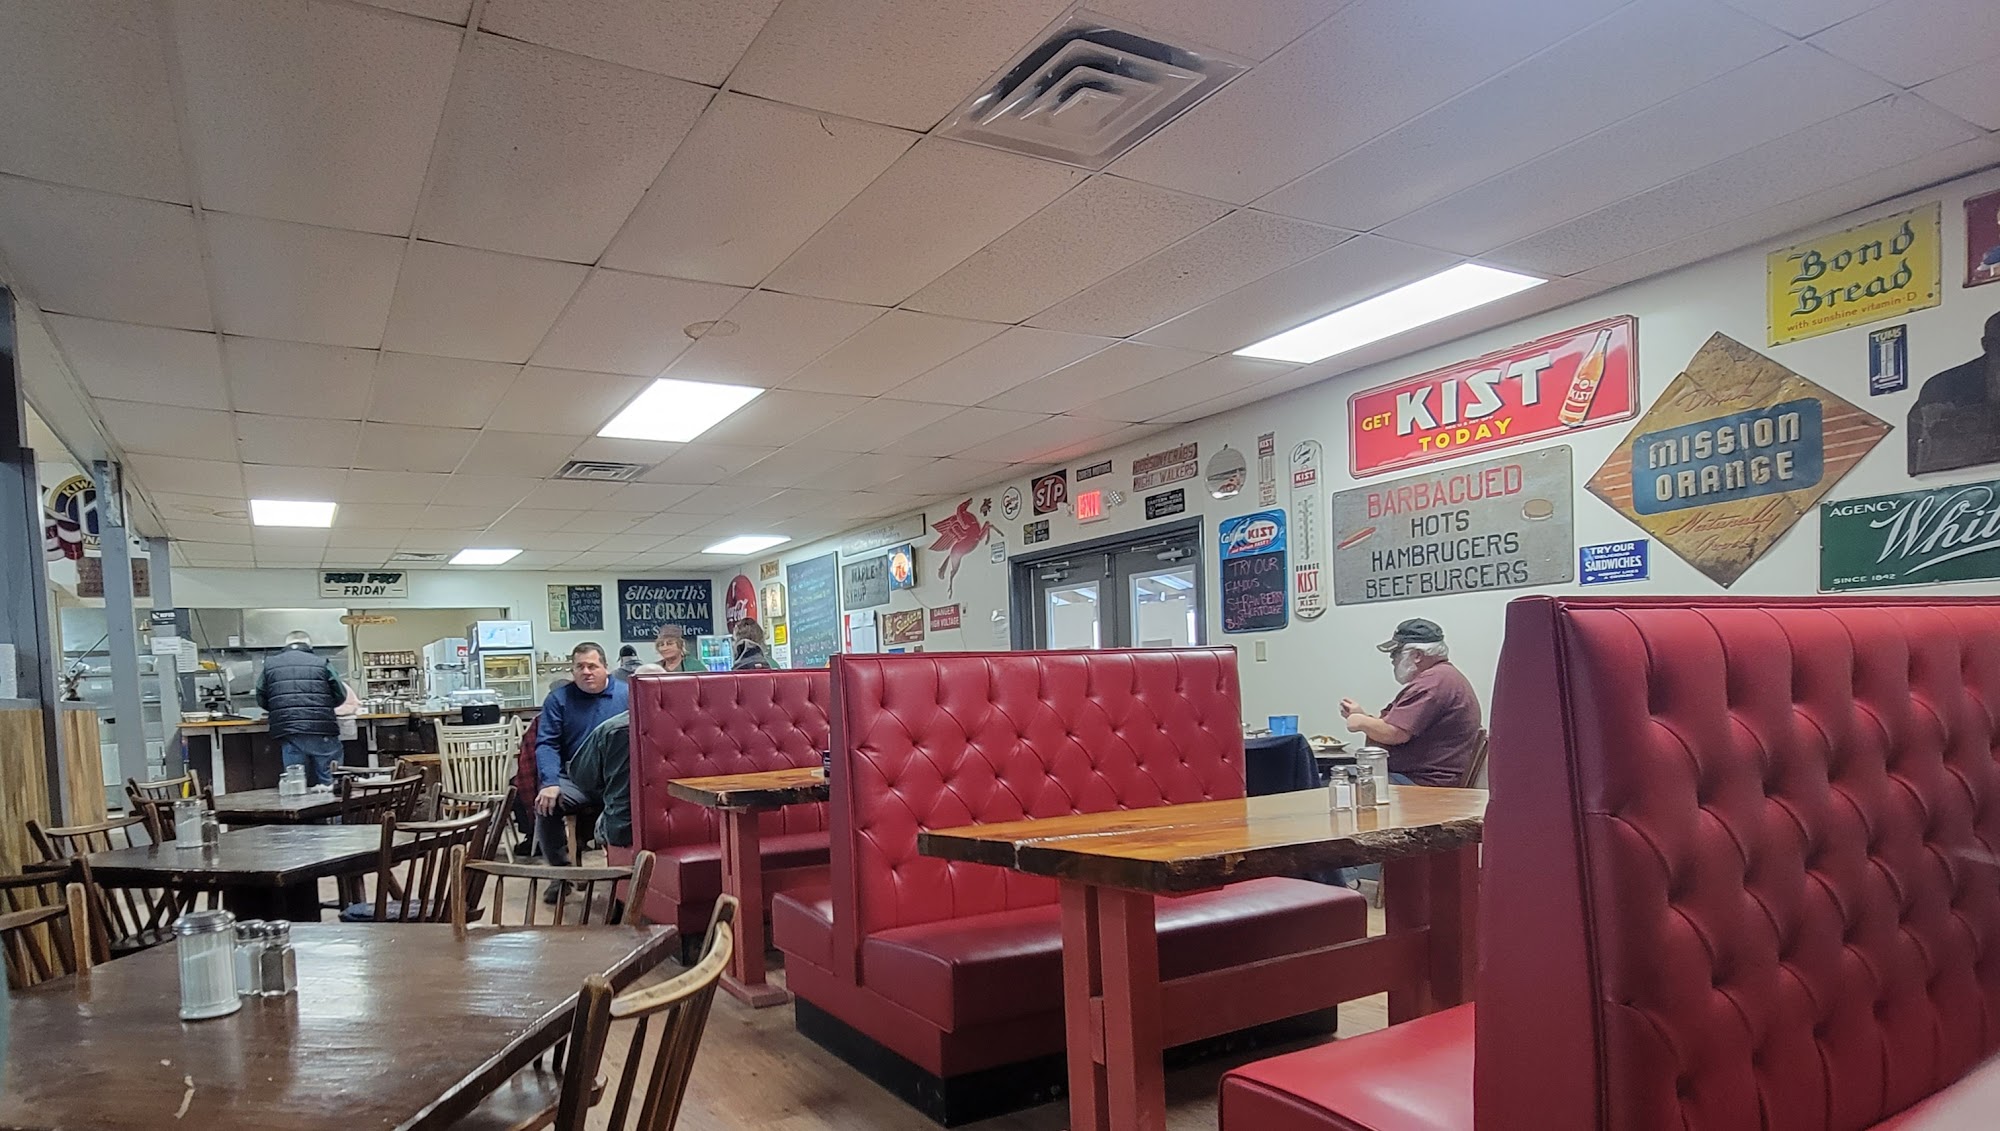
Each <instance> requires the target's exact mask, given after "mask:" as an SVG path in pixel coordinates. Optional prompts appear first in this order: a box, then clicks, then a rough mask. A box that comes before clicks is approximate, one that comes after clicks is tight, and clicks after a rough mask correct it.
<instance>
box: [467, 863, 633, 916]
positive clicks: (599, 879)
mask: <svg viewBox="0 0 2000 1131" xmlns="http://www.w3.org/2000/svg"><path fill="white" fill-rule="evenodd" d="M452 867H453V871H454V872H455V873H456V874H457V876H458V879H456V880H454V881H453V883H452V894H453V895H454V896H456V895H458V893H460V892H463V893H465V899H464V901H462V902H455V903H454V904H453V906H452V909H451V921H452V923H453V924H454V925H455V926H458V927H461V928H462V927H464V926H466V924H467V922H468V921H476V920H477V918H478V914H477V911H476V908H477V903H476V902H475V897H476V893H477V892H478V891H479V887H480V881H481V879H482V878H490V879H491V881H492V884H493V902H492V919H491V922H492V923H493V924H494V925H496V926H497V925H498V924H499V923H500V922H501V917H502V911H501V906H502V904H504V903H505V902H506V899H507V881H508V880H526V881H527V888H528V896H527V909H526V910H525V911H523V912H522V913H521V918H520V920H519V921H520V922H521V923H523V924H526V925H527V926H530V927H535V926H540V925H541V923H540V922H539V921H538V918H537V916H539V915H542V914H553V915H554V916H555V919H554V922H553V923H552V924H551V925H552V926H557V927H562V926H570V925H574V926H578V927H588V926H590V924H591V917H592V915H593V914H594V913H595V911H596V908H597V906H598V904H599V902H600V901H599V899H598V894H599V892H600V890H601V891H602V893H603V900H602V903H603V910H604V914H603V915H602V916H601V917H600V918H599V919H598V921H599V922H600V923H602V924H604V925H605V926H616V925H618V924H619V923H621V922H624V923H632V924H634V925H637V926H644V925H645V923H646V914H645V907H644V903H645V895H646V884H647V882H648V881H649V880H651V879H652V876H653V854H652V853H650V852H641V853H639V854H638V855H637V856H635V857H633V858H632V866H631V867H630V868H557V867H554V866H552V865H548V864H502V863H499V862H497V861H491V860H455V861H453V864H452ZM547 884H567V885H569V888H570V890H571V891H575V892H580V893H581V894H582V896H583V906H582V908H581V910H579V911H578V912H577V914H576V917H575V919H574V920H573V921H572V920H571V919H570V917H569V900H567V899H561V900H557V901H556V904H555V906H554V907H553V908H544V906H543V904H542V900H541V894H542V890H543V887H544V886H545V885H547ZM621 884H623V885H625V889H624V898H622V899H621V898H620V897H619V885H621ZM516 890H519V889H518V888H517V889H516ZM635 895H636V898H637V899H638V901H639V904H640V905H639V906H637V907H634V908H633V909H632V910H631V911H630V912H629V913H628V911H627V907H628V906H630V901H631V900H632V899H633V898H635ZM468 906H471V907H473V908H474V909H475V910H473V911H471V912H468V911H467V907H468Z"/></svg>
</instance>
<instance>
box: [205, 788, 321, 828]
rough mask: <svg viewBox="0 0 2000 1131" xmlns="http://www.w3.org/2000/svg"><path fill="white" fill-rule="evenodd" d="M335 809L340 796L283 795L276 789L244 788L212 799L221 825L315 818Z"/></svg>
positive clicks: (269, 822) (318, 818)
mask: <svg viewBox="0 0 2000 1131" xmlns="http://www.w3.org/2000/svg"><path fill="white" fill-rule="evenodd" d="M339 812H340V798H339V797H337V796H335V795H334V794H331V793H304V794H295V795H291V796H287V795H285V794H282V793H279V792H278V791H277V790H276V789H246V790H243V791H242V792H240V793H224V794H218V795H217V796H216V798H215V816H216V819H217V820H219V821H221V822H222V823H223V824H225V825H227V824H239V825H255V824H274V823H282V822H292V821H317V820H320V819H322V818H325V817H332V816H334V815H336V814H338V813H339Z"/></svg>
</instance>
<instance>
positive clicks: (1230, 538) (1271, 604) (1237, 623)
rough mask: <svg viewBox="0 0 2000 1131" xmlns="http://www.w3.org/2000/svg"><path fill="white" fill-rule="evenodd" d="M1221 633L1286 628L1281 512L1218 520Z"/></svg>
mask: <svg viewBox="0 0 2000 1131" xmlns="http://www.w3.org/2000/svg"><path fill="white" fill-rule="evenodd" d="M1220 542H1221V545H1222V631H1224V632H1269V631H1270V630H1272V629H1276V628H1283V627H1285V620H1286V613H1287V601H1286V592H1285V577H1286V574H1285V512H1284V511H1277V510H1271V511H1258V512H1257V513H1256V514H1246V515H1243V516H1241V517H1239V518H1225V519H1223V520H1222V530H1221V538H1220Z"/></svg>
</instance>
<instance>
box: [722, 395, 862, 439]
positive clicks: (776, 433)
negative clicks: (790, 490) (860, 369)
mask: <svg viewBox="0 0 2000 1131" xmlns="http://www.w3.org/2000/svg"><path fill="white" fill-rule="evenodd" d="M866 403H867V401H866V400H865V399H864V398H861V397H847V396H838V395H835V394H833V393H808V392H799V391H796V390H792V389H773V390H771V391H769V392H766V393H762V394H759V395H758V397H757V398H756V399H755V400H753V401H751V402H750V403H749V404H746V405H744V406H743V407H742V408H739V409H737V410H736V411H735V412H733V413H731V414H730V415H729V416H727V417H725V418H724V419H723V420H722V421H721V422H720V423H718V424H717V425H716V426H715V427H713V428H710V429H709V430H708V431H706V432H703V433H702V434H701V436H700V437H699V442H700V443H704V444H707V443H724V444H755V445H762V446H769V447H774V448H775V447H782V446H784V445H786V444H789V443H791V442H792V441H794V440H796V439H798V438H799V437H801V436H803V435H805V434H806V433H808V432H813V431H817V430H818V429H819V428H820V427H821V426H822V425H824V424H826V423H827V422H828V421H830V420H838V419H840V418H841V417H843V416H845V415H847V414H848V413H850V412H852V411H854V410H855V409H857V408H860V407H861V406H862V405H864V404H866Z"/></svg>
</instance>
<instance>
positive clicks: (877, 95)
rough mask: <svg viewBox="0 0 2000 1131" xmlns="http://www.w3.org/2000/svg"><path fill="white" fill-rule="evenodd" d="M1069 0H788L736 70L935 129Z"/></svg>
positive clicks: (785, 93)
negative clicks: (976, 0)
mask: <svg viewBox="0 0 2000 1131" xmlns="http://www.w3.org/2000/svg"><path fill="white" fill-rule="evenodd" d="M1067 6H1068V0H1017V2H1015V3H1009V4H940V3H937V2H936V0H791V2H790V3H787V4H784V5H782V6H780V7H779V9H778V10H777V12H776V13H775V14H773V15H772V16H771V18H770V19H769V20H768V21H767V22H766V23H765V24H764V30H763V33H762V34H760V35H759V36H758V37H757V41H756V42H755V43H754V44H752V45H751V46H750V50H749V51H748V52H747V53H746V54H745V55H744V56H743V61H742V62H741V63H740V64H738V65H737V68H736V73H735V74H733V75H731V76H730V80H729V84H730V86H731V87H732V88H734V89H736V90H740V91H742V92H744V93H745V94H754V95H758V96H759V97H763V98H771V99H775V100H777V101H779V102H789V103H792V104H793V105H797V106H810V107H812V108H813V109H815V110H831V111H833V112H834V113H836V114H846V115H848V116H850V117H854V118H866V119H867V120H869V121H871V122H882V123H884V124H887V125H891V126H902V127H903V128H905V129H912V130H928V129H930V128H931V127H932V126H934V125H936V124H937V123H938V122H939V121H940V120H941V119H943V118H944V116H945V115H946V114H949V113H950V112H951V110H952V108H953V107H955V106H957V105H958V103H959V102H960V100H962V99H964V98H965V96H966V95H968V94H970V93H972V91H973V89H974V88H975V87H977V86H978V85H979V84H980V83H981V82H983V81H985V80H986V79H987V78H988V77H989V76H991V75H992V74H993V73H994V72H995V71H998V70H999V69H1000V67H1001V66H1002V65H1003V64H1004V63H1006V62H1007V60H1008V59H1010V58H1012V57H1013V56H1014V55H1015V53H1017V52H1019V51H1020V50H1021V49H1022V48H1025V47H1027V46H1028V44H1029V42H1030V41H1031V40H1033V39H1034V37H1035V34H1036V33H1037V32H1039V31H1041V30H1042V29H1043V28H1045V27H1047V26H1048V25H1049V24H1050V23H1051V22H1052V21H1054V19H1055V18H1056V16H1057V15H1059V14H1061V12H1062V10H1063V9H1064V8H1065V7H1067Z"/></svg>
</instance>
